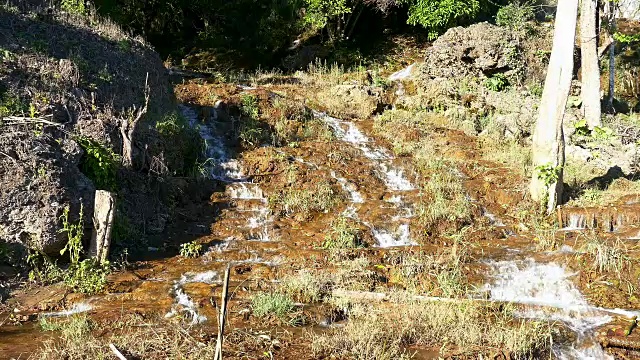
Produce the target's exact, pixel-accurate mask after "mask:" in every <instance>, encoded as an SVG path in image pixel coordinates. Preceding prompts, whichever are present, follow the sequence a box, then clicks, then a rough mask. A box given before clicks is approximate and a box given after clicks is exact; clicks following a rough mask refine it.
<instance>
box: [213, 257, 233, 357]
mask: <svg viewBox="0 0 640 360" xmlns="http://www.w3.org/2000/svg"><path fill="white" fill-rule="evenodd" d="M230 271H231V265H230V264H228V265H227V269H226V270H225V272H224V285H223V287H222V305H221V306H220V320H219V322H218V323H219V327H218V342H217V343H216V353H215V355H214V357H213V359H214V360H222V340H223V338H224V336H223V334H224V323H225V320H226V319H227V292H228V290H229V272H230Z"/></svg>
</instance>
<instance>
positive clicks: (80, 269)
mask: <svg viewBox="0 0 640 360" xmlns="http://www.w3.org/2000/svg"><path fill="white" fill-rule="evenodd" d="M109 272H111V269H110V267H109V263H108V262H105V263H103V264H100V263H99V262H98V261H97V260H95V259H85V260H82V261H81V262H79V263H77V264H71V265H70V266H69V269H67V271H66V272H64V276H63V277H64V283H65V285H67V286H68V287H69V288H71V289H73V290H74V291H77V292H80V293H83V294H96V293H98V292H100V291H102V289H103V288H104V286H105V285H106V284H107V275H108V274H109Z"/></svg>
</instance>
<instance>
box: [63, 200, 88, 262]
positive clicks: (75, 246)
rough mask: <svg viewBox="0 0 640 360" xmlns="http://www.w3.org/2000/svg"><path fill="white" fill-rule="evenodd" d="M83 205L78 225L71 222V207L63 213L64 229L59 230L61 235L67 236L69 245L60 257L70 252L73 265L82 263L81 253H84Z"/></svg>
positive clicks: (66, 208)
mask: <svg viewBox="0 0 640 360" xmlns="http://www.w3.org/2000/svg"><path fill="white" fill-rule="evenodd" d="M83 210H84V209H83V205H82V204H80V215H79V219H78V223H77V224H73V223H71V222H70V221H69V207H68V206H67V207H65V208H64V210H63V211H62V216H61V217H60V219H61V220H62V229H60V230H58V232H59V233H66V234H67V244H66V245H65V246H64V248H63V249H62V250H60V255H64V253H65V252H69V259H70V261H71V264H77V263H78V262H79V261H80V253H81V252H82V236H83V235H84V221H83V219H82V216H83Z"/></svg>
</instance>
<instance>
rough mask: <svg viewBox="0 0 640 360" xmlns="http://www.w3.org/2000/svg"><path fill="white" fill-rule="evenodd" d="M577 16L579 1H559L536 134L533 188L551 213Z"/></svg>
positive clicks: (558, 182) (558, 192)
mask: <svg viewBox="0 0 640 360" xmlns="http://www.w3.org/2000/svg"><path fill="white" fill-rule="evenodd" d="M577 16H578V0H559V1H558V8H557V12H556V20H555V29H554V34H553V48H552V51H551V58H550V59H549V68H548V69H547V77H546V79H545V83H544V91H543V92H542V100H541V103H540V110H539V113H538V120H537V122H536V127H535V130H534V133H533V166H534V171H533V176H532V179H531V184H530V186H529V191H530V193H531V197H532V198H533V199H534V200H535V201H544V200H546V202H547V211H548V212H549V213H551V212H552V211H554V210H555V208H556V205H557V204H558V201H560V199H561V197H562V168H563V167H564V134H563V132H562V120H563V118H564V111H565V107H566V105H567V99H568V97H569V90H570V88H571V78H572V76H573V49H574V43H575V35H576V23H577Z"/></svg>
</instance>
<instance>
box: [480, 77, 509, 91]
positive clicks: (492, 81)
mask: <svg viewBox="0 0 640 360" xmlns="http://www.w3.org/2000/svg"><path fill="white" fill-rule="evenodd" d="M484 86H485V87H486V88H487V89H489V90H491V91H502V90H504V89H506V88H507V86H509V80H508V79H507V76H506V75H505V74H495V75H493V76H492V77H490V78H487V79H485V80H484Z"/></svg>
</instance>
